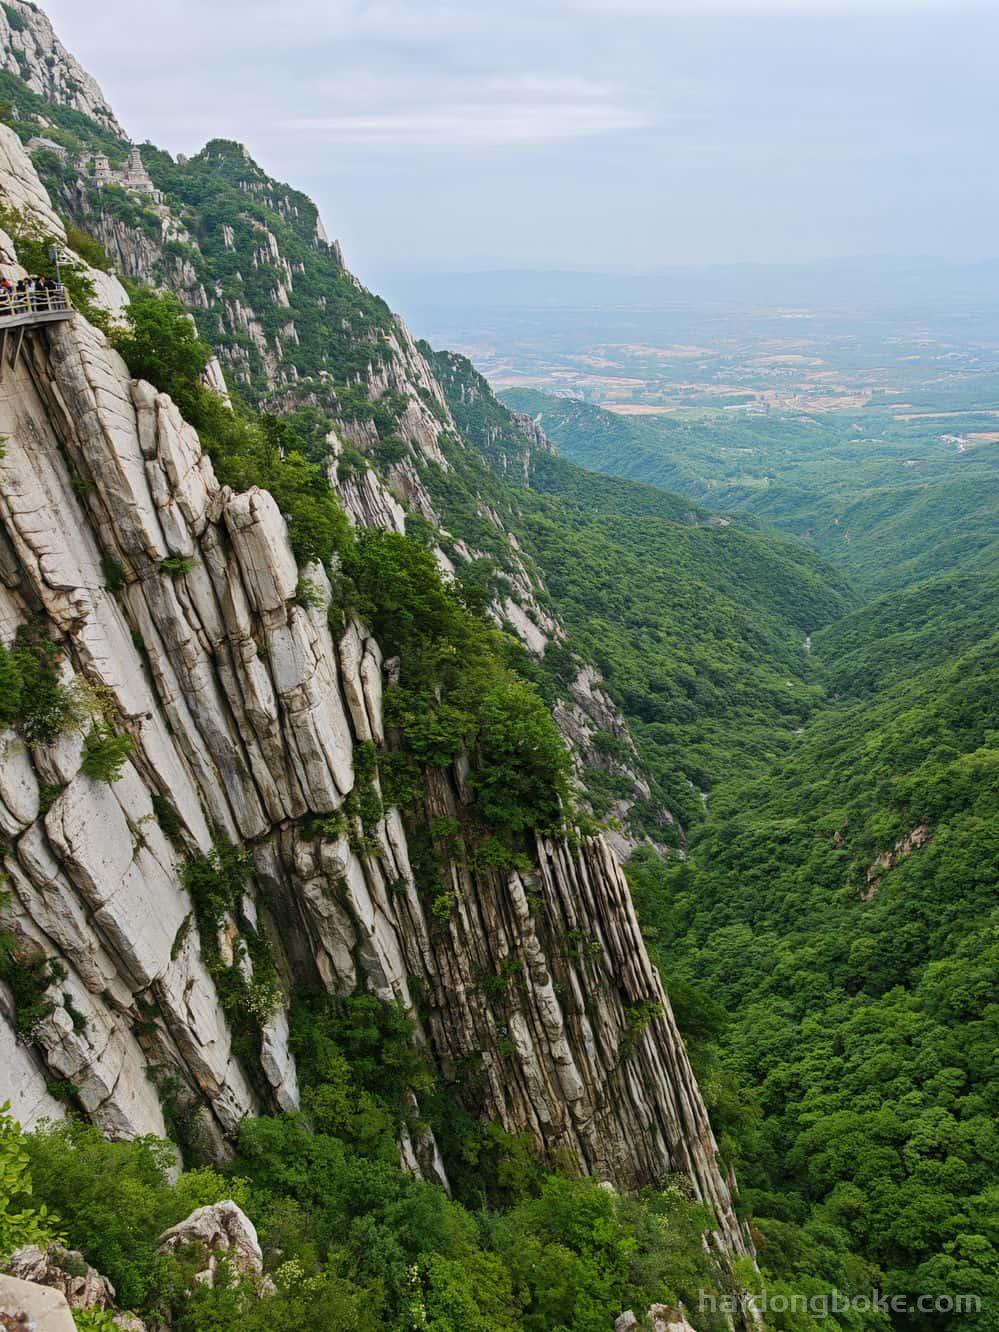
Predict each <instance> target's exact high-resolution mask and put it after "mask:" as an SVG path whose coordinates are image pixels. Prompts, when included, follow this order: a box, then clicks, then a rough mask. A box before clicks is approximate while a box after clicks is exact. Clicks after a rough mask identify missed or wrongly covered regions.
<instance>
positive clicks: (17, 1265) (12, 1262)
mask: <svg viewBox="0 0 999 1332" xmlns="http://www.w3.org/2000/svg"><path fill="white" fill-rule="evenodd" d="M7 1272H8V1274H9V1275H10V1276H12V1277H18V1278H19V1279H20V1280H21V1281H31V1282H34V1283H35V1284H36V1285H38V1286H48V1287H49V1289H51V1290H57V1291H59V1292H60V1294H62V1295H64V1296H65V1297H66V1301H67V1303H68V1304H70V1305H71V1306H72V1308H74V1309H113V1308H114V1286H112V1284H111V1282H110V1281H109V1280H108V1279H107V1277H104V1276H101V1274H100V1272H98V1271H97V1270H96V1269H95V1268H93V1267H90V1266H89V1265H88V1264H87V1262H86V1260H85V1259H84V1257H83V1254H82V1253H79V1252H78V1251H77V1250H76V1249H64V1248H63V1247H62V1245H60V1244H50V1245H49V1246H48V1248H46V1249H42V1248H40V1247H39V1246H38V1245H37V1244H25V1245H24V1246H23V1247H22V1248H20V1249H16V1250H15V1251H14V1253H12V1254H11V1256H10V1259H9V1261H8V1263H7Z"/></svg>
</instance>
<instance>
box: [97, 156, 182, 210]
mask: <svg viewBox="0 0 999 1332" xmlns="http://www.w3.org/2000/svg"><path fill="white" fill-rule="evenodd" d="M91 163H93V174H91V169H90V168H91ZM80 167H81V169H82V170H83V171H84V172H85V174H86V175H87V177H88V178H89V179H90V180H92V181H93V182H94V184H95V185H120V186H121V187H122V189H124V190H132V191H133V192H134V193H136V194H145V195H146V196H147V197H148V198H150V199H152V200H153V202H154V203H160V202H161V201H162V199H163V195H162V194H161V193H160V191H159V190H158V189H157V188H156V186H155V185H154V184H153V182H152V180H151V179H150V176H149V172H148V171H147V170H146V168H145V165H144V164H143V161H142V153H141V152H140V150H139V149H138V148H134V147H133V148H132V149H131V151H130V152H129V154H128V161H127V162H126V163H125V165H124V167H123V168H122V169H121V171H115V170H114V168H113V167H112V166H111V162H110V161H109V159H108V157H107V154H106V153H95V154H94V156H93V158H86V159H85V160H84V161H83V162H81V163H80Z"/></svg>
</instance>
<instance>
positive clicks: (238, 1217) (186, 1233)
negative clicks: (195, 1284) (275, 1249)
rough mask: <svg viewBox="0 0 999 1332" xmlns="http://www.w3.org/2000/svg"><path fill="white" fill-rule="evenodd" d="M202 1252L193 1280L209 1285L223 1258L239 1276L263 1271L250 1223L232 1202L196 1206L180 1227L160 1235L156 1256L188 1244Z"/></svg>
mask: <svg viewBox="0 0 999 1332" xmlns="http://www.w3.org/2000/svg"><path fill="white" fill-rule="evenodd" d="M190 1244H194V1245H197V1246H198V1248H200V1249H201V1250H202V1251H203V1252H204V1256H205V1266H204V1267H203V1268H202V1269H201V1270H200V1271H199V1272H198V1274H197V1277H196V1280H198V1281H203V1282H204V1283H205V1284H206V1285H208V1286H211V1285H213V1284H214V1281H215V1273H216V1271H217V1270H218V1264H219V1260H220V1258H225V1260H226V1262H227V1263H228V1265H229V1267H230V1268H231V1269H232V1271H233V1272H235V1273H238V1274H239V1275H240V1276H259V1275H260V1274H261V1272H262V1271H263V1270H264V1260H263V1255H262V1254H261V1252H260V1243H259V1241H258V1239H257V1232H256V1229H255V1227H254V1225H253V1222H252V1221H251V1220H250V1218H249V1217H248V1216H247V1215H246V1213H245V1212H244V1211H243V1210H242V1208H240V1207H237V1206H236V1204H235V1203H234V1202H232V1201H228V1200H227V1201H226V1202H220V1203H214V1204H213V1205H212V1206H210V1207H199V1208H198V1209H197V1211H194V1212H192V1213H191V1215H190V1216H189V1217H187V1219H186V1220H184V1221H181V1222H180V1223H179V1225H176V1226H172V1227H171V1229H170V1230H167V1231H165V1232H164V1234H162V1235H161V1236H160V1244H159V1250H158V1252H159V1253H166V1254H168V1253H176V1252H177V1251H178V1249H183V1248H186V1247H187V1246H188V1245H190Z"/></svg>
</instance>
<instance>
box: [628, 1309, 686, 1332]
mask: <svg viewBox="0 0 999 1332" xmlns="http://www.w3.org/2000/svg"><path fill="white" fill-rule="evenodd" d="M614 1332H694V1328H692V1327H691V1325H690V1323H688V1322H687V1315H686V1314H685V1313H684V1312H683V1310H682V1309H673V1308H670V1307H669V1306H668V1305H666V1304H653V1305H652V1306H651V1308H650V1309H649V1310H648V1312H647V1313H646V1315H645V1319H644V1321H641V1322H640V1321H639V1320H638V1318H636V1316H635V1314H634V1312H633V1311H632V1310H631V1309H629V1310H627V1312H626V1313H623V1314H622V1315H621V1316H620V1318H617V1319H615V1321H614Z"/></svg>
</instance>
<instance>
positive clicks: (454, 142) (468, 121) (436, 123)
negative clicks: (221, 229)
mask: <svg viewBox="0 0 999 1332" xmlns="http://www.w3.org/2000/svg"><path fill="white" fill-rule="evenodd" d="M650 123H651V122H650V120H649V118H648V117H647V116H646V115H644V114H643V113H642V112H640V111H636V110H632V109H631V108H629V107H624V106H616V105H613V104H611V103H606V104H598V103H591V102H561V103H557V102H531V101H520V102H516V103H513V102H505V101H504V102H482V103H478V104H469V103H455V104H453V105H451V106H438V107H436V108H434V109H433V110H426V109H424V108H422V107H414V108H412V109H410V110H400V111H395V112H389V113H378V112H374V113H367V114H350V115H332V116H331V115H323V116H303V117H298V118H295V119H292V120H287V121H284V122H283V123H282V124H281V126H280V128H282V129H286V130H291V131H294V132H297V133H306V134H311V135H315V136H316V137H317V138H322V139H325V140H327V141H329V142H335V143H338V144H347V145H354V146H359V147H369V148H379V147H381V148H391V149H399V148H427V149H439V150H446V149H454V148H498V147H507V146H516V145H519V146H523V145H526V144H531V143H542V142H545V141H550V140H554V139H573V138H579V137H581V136H585V135H593V134H607V133H610V132H612V131H615V130H629V129H641V128H643V127H645V126H647V125H649V124H650Z"/></svg>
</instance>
